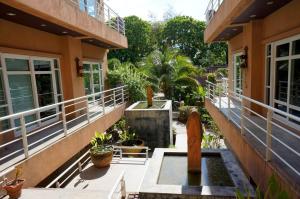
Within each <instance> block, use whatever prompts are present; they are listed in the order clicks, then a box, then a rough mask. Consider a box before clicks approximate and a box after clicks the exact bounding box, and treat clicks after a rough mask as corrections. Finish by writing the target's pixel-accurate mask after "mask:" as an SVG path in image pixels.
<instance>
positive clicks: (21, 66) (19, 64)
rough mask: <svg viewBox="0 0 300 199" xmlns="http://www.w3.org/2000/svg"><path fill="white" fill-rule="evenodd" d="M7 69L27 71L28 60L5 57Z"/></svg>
mask: <svg viewBox="0 0 300 199" xmlns="http://www.w3.org/2000/svg"><path fill="white" fill-rule="evenodd" d="M5 64H6V69H7V71H29V61H28V60H27V59H14V58H5Z"/></svg>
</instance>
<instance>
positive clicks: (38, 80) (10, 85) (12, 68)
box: [0, 54, 62, 130]
mask: <svg viewBox="0 0 300 199" xmlns="http://www.w3.org/2000/svg"><path fill="white" fill-rule="evenodd" d="M0 57H1V63H2V64H3V65H2V67H1V70H0V72H1V73H0V74H1V77H0V78H1V80H3V81H1V85H0V98H2V99H3V100H2V104H3V106H4V107H1V105H0V112H1V113H2V114H5V115H8V114H13V113H18V112H22V111H26V110H30V109H34V108H39V107H44V106H47V105H50V104H54V103H57V102H58V101H60V100H62V91H61V82H60V67H59V61H58V60H57V59H53V58H43V57H30V56H20V55H12V54H0ZM1 93H2V96H1ZM6 99H8V100H6ZM0 103H1V102H0ZM1 108H2V109H1ZM3 108H5V109H3ZM7 110H8V111H7ZM57 112H58V108H51V109H49V110H44V111H42V112H39V113H37V114H32V115H28V116H26V117H25V121H26V122H31V121H34V120H37V119H40V120H39V121H38V122H35V123H33V124H32V125H31V126H30V127H29V129H28V130H31V129H33V128H35V127H37V126H41V125H44V124H46V123H47V124H48V123H51V122H53V121H54V120H58V116H55V115H54V114H56V113H57ZM43 118H44V119H43ZM10 125H11V126H15V127H19V126H20V119H15V120H13V121H10ZM2 128H3V127H2ZM7 128H8V127H7Z"/></svg>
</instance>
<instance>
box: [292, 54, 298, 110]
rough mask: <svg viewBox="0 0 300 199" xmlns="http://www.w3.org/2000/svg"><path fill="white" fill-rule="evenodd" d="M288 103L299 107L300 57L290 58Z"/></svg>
mask: <svg viewBox="0 0 300 199" xmlns="http://www.w3.org/2000/svg"><path fill="white" fill-rule="evenodd" d="M290 104H292V105H295V106H298V107H300V59H294V60H292V65H291V82H290Z"/></svg>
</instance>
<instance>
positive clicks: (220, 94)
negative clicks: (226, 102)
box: [219, 86, 222, 109]
mask: <svg viewBox="0 0 300 199" xmlns="http://www.w3.org/2000/svg"><path fill="white" fill-rule="evenodd" d="M220 89H222V87H220V86H219V109H221V108H222V100H221V99H222V91H221V90H220Z"/></svg>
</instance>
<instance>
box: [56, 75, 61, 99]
mask: <svg viewBox="0 0 300 199" xmlns="http://www.w3.org/2000/svg"><path fill="white" fill-rule="evenodd" d="M55 81H56V89H57V94H61V88H60V74H59V70H55Z"/></svg>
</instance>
